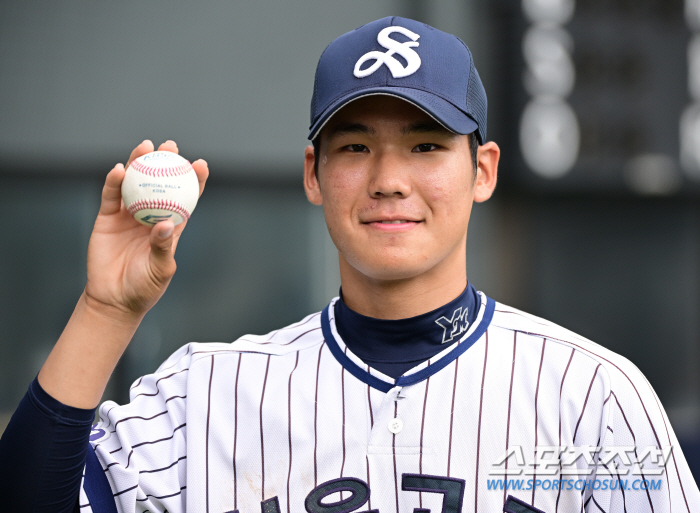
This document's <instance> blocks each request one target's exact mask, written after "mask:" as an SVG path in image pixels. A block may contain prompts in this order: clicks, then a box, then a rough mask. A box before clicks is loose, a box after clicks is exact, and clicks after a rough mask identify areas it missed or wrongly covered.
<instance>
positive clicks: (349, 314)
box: [0, 283, 481, 513]
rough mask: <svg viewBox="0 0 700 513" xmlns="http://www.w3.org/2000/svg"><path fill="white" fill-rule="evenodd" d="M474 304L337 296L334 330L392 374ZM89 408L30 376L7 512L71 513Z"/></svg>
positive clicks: (449, 338) (8, 455) (7, 477)
mask: <svg viewBox="0 0 700 513" xmlns="http://www.w3.org/2000/svg"><path fill="white" fill-rule="evenodd" d="M480 304H481V301H480V299H479V295H478V293H477V292H476V290H475V289H474V287H473V286H472V285H471V284H469V283H468V284H467V287H466V288H465V289H464V291H463V292H462V293H461V294H460V295H459V296H458V297H457V298H455V299H454V300H452V301H450V302H449V303H447V304H446V305H444V306H442V307H440V308H438V309H436V310H433V311H431V312H428V313H425V314H422V315H418V316H416V317H411V318H408V319H400V320H383V319H374V318H372V317H366V316H364V315H361V314H359V313H357V312H354V311H353V310H351V309H350V308H349V307H348V306H347V305H346V304H345V303H344V301H343V300H342V294H341V299H340V300H339V301H337V302H336V304H335V316H336V327H337V330H338V334H339V335H340V336H341V338H342V339H343V341H344V342H345V344H346V345H347V347H348V348H349V349H350V351H352V352H353V353H354V354H355V355H357V356H358V357H359V358H360V359H361V360H363V361H364V362H365V363H367V364H368V365H369V366H370V367H372V368H374V369H376V370H378V371H380V372H382V373H384V374H386V375H387V376H390V377H392V378H394V379H396V378H398V377H399V376H401V375H402V374H403V373H405V372H406V371H407V370H409V369H411V368H412V367H415V366H416V365H418V364H420V363H421V362H423V361H425V360H427V359H429V358H431V357H432V356H435V355H436V354H437V353H439V352H441V351H442V350H444V349H445V348H447V347H449V346H451V345H452V344H454V343H455V342H457V341H458V340H459V339H460V338H461V337H462V336H463V335H464V334H465V333H466V332H467V330H468V329H469V326H471V325H472V323H474V320H475V319H476V314H477V311H478V309H479V305H480ZM96 410H97V408H94V409H80V408H73V407H71V406H67V405H65V404H63V403H61V402H60V401H57V400H56V399H54V398H53V397H51V396H50V395H49V394H48V393H46V392H45V391H44V390H43V389H42V388H41V386H40V385H39V381H38V380H37V379H34V381H33V382H32V383H31V384H30V386H29V390H28V391H27V393H26V395H25V396H24V398H23V399H22V401H21V402H20V404H19V406H18V407H17V410H16V411H15V413H14V415H13V416H12V418H11V420H10V423H9V424H8V426H7V428H6V429H5V432H4V433H3V435H2V438H1V439H0V498H1V499H2V504H3V508H5V509H6V510H7V511H37V512H40V511H46V512H51V513H73V512H77V511H79V506H78V495H79V492H80V482H81V479H82V473H83V468H84V467H85V462H86V457H87V454H88V451H89V450H90V446H89V436H90V427H91V424H92V420H93V419H94V416H95V412H96ZM86 483H87V481H86Z"/></svg>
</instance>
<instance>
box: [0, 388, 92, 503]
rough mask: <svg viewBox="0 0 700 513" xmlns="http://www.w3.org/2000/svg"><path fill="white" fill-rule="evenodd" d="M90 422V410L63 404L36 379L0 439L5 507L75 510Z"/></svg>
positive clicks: (1, 490) (0, 486)
mask: <svg viewBox="0 0 700 513" xmlns="http://www.w3.org/2000/svg"><path fill="white" fill-rule="evenodd" d="M94 417H95V409H94V408H93V409H81V408H73V407H71V406H67V405H65V404H62V403H61V402H59V401H57V400H56V399H54V398H53V397H51V396H50V395H49V394H47V393H46V392H45V391H44V390H43V389H42V388H41V386H40V385H39V382H38V380H37V379H34V381H33V382H32V383H31V385H30V386H29V389H28V390H27V393H26V395H25V396H24V398H23V399H22V401H21V402H20V404H19V406H18V407H17V410H16V411H15V413H14V415H13V416H12V419H11V420H10V423H9V424H8V426H7V429H6V430H5V432H4V433H3V435H2V439H0V497H2V505H3V508H7V510H8V511H51V512H56V513H61V512H72V511H74V509H75V507H76V505H77V498H78V493H79V490H80V480H81V477H82V473H83V465H84V464H85V456H86V454H87V449H88V444H87V441H88V436H89V434H90V426H91V425H92V421H93V419H94Z"/></svg>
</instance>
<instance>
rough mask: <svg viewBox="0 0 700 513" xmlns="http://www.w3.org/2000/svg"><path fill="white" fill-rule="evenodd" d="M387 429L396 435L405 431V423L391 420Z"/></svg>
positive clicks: (399, 420)
mask: <svg viewBox="0 0 700 513" xmlns="http://www.w3.org/2000/svg"><path fill="white" fill-rule="evenodd" d="M387 427H388V428H389V431H391V432H392V433H394V434H395V435H396V434H398V433H400V432H401V430H402V429H403V421H402V420H401V419H391V420H390V421H389V425H388V426H387Z"/></svg>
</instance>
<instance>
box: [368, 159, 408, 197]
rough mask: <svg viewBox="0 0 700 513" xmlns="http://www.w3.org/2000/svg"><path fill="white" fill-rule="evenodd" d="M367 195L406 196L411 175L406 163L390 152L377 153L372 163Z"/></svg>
mask: <svg viewBox="0 0 700 513" xmlns="http://www.w3.org/2000/svg"><path fill="white" fill-rule="evenodd" d="M371 173H372V174H371V179H370V182H369V195H370V196H371V197H372V198H375V199H378V198H381V197H399V198H406V197H407V196H408V195H410V194H411V177H410V172H409V168H408V165H407V164H406V163H405V162H402V161H401V158H400V157H399V156H397V155H393V154H392V153H391V152H383V153H382V154H381V155H377V157H376V159H375V162H374V163H373V164H372V170H371Z"/></svg>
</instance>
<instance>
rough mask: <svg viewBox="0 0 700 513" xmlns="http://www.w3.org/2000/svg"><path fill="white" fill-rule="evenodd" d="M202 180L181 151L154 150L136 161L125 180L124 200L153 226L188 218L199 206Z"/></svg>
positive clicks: (130, 211) (140, 221)
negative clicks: (200, 181)
mask: <svg viewBox="0 0 700 513" xmlns="http://www.w3.org/2000/svg"><path fill="white" fill-rule="evenodd" d="M198 198H199V181H198V180H197V174H196V173H195V171H194V169H193V168H192V165H191V164H190V163H189V162H188V161H187V160H186V159H184V158H182V157H181V156H180V155H178V154H177V153H172V152H169V151H154V152H151V153H147V154H146V155H142V156H141V157H139V158H137V159H136V160H134V161H133V162H132V163H131V165H130V166H129V167H128V168H127V170H126V176H125V177H124V181H123V182H122V199H123V200H124V205H125V206H126V209H127V210H128V211H129V213H130V214H131V215H132V216H134V219H136V220H137V221H138V222H139V223H141V224H143V225H146V226H153V225H155V224H156V223H159V222H160V221H165V220H166V219H171V220H172V221H173V222H174V223H175V224H176V225H177V224H180V223H182V222H183V221H187V220H188V219H189V218H190V215H192V211H194V207H195V206H196V205H197V199H198Z"/></svg>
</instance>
